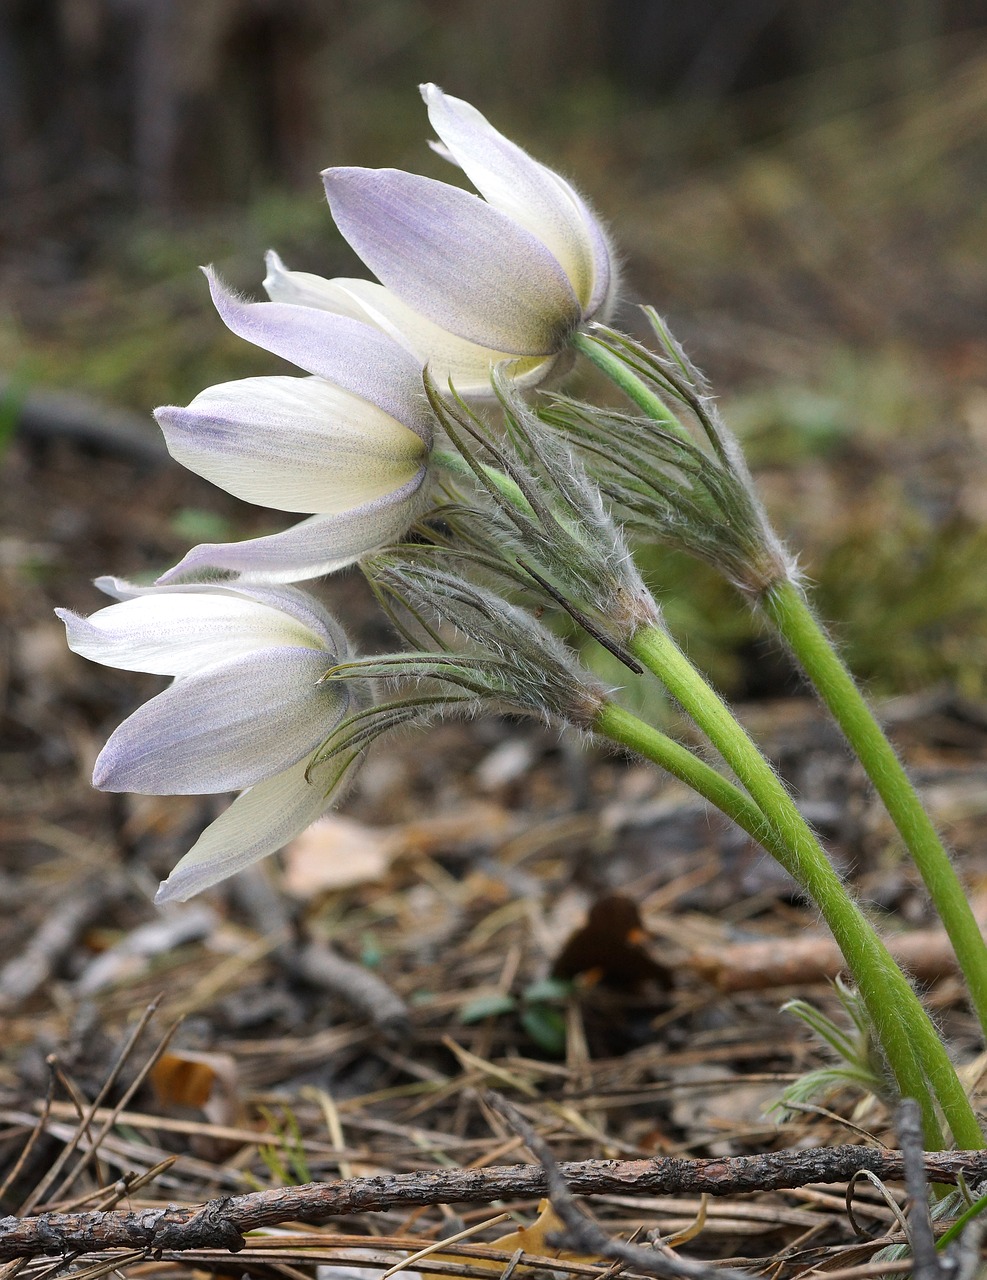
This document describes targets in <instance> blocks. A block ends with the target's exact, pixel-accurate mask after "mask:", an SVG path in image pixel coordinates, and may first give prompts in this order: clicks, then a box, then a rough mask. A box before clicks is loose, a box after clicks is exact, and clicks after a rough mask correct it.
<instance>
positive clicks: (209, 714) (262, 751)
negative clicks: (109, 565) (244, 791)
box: [93, 606, 347, 795]
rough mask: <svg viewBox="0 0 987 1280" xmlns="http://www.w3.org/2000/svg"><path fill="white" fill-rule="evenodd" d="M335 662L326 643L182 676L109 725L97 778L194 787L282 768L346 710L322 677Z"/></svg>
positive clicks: (162, 787)
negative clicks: (324, 646) (322, 647)
mask: <svg viewBox="0 0 987 1280" xmlns="http://www.w3.org/2000/svg"><path fill="white" fill-rule="evenodd" d="M117 607H122V606H117ZM331 663H332V659H331V658H330V657H328V655H327V654H326V652H325V651H324V650H314V649H307V648H281V649H262V650H259V651H257V652H255V653H251V654H247V655H245V656H241V657H237V658H234V659H233V660H231V661H230V662H228V663H224V664H222V665H220V666H213V667H209V668H207V669H206V670H204V671H202V672H199V673H198V674H194V675H185V676H182V677H180V678H179V679H177V680H176V681H175V682H174V683H173V684H172V685H170V686H169V687H168V688H167V689H166V690H165V691H164V692H163V693H160V694H158V696H157V697H156V698H152V699H151V700H150V702H146V703H144V705H143V706H141V707H139V708H138V709H137V710H136V711H135V712H134V713H133V715H131V716H130V717H129V718H128V719H127V720H125V721H124V722H123V724H122V725H121V726H120V727H119V729H117V730H116V732H115V733H114V734H112V736H111V737H110V739H109V741H108V742H107V744H106V746H105V747H104V748H103V750H102V751H101V752H100V754H99V757H98V759H97V761H96V766H95V769H94V770H93V783H94V785H95V786H97V787H99V788H100V789H101V790H104V791H138V792H141V793H142V794H144V795H200V794H203V793H208V792H214V791H233V790H237V789H239V788H241V787H249V786H252V785H253V784H254V783H256V782H259V781H261V779H263V778H266V777H269V776H270V775H271V774H272V773H276V772H280V771H281V770H283V769H286V768H288V767H289V766H290V765H292V764H295V763H297V761H299V760H301V759H302V758H303V757H305V756H307V755H308V754H309V753H311V752H312V751H314V750H315V748H316V746H318V744H319V743H320V742H321V741H322V740H323V739H324V738H325V737H326V735H327V734H328V733H329V731H330V730H331V729H332V728H333V726H334V725H335V724H337V723H338V721H339V720H340V718H341V716H342V715H343V713H344V709H345V707H346V705H347V698H346V695H345V694H342V695H341V693H340V691H339V689H338V688H337V687H336V686H334V685H325V684H319V683H318V682H319V679H320V677H321V676H322V675H323V674H324V673H325V671H326V670H327V668H328V667H329V666H330V665H331Z"/></svg>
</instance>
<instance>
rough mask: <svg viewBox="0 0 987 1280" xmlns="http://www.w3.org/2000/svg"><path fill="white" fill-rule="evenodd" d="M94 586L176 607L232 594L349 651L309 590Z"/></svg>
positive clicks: (330, 647)
mask: <svg viewBox="0 0 987 1280" xmlns="http://www.w3.org/2000/svg"><path fill="white" fill-rule="evenodd" d="M93 585H94V586H95V587H96V588H97V589H98V590H100V591H102V592H103V594H104V595H107V596H112V597H113V599H114V600H137V599H140V598H142V597H147V596H165V597H169V598H171V599H175V597H176V596H177V597H178V601H177V602H176V606H175V607H176V608H181V607H182V601H183V600H185V599H187V598H188V597H189V596H191V595H195V596H200V595H214V596H217V597H218V598H220V599H226V598H229V597H232V598H233V599H234V600H249V601H253V602H254V603H255V604H259V605H263V606H264V607H265V608H267V609H275V610H278V611H280V612H282V613H285V614H287V616H288V619H289V621H290V620H292V619H294V621H296V622H299V623H301V625H302V627H304V628H305V629H306V630H307V631H308V632H310V633H311V636H310V640H308V641H305V642H304V643H306V644H309V643H311V644H313V645H314V647H317V648H322V649H325V650H327V651H328V652H329V653H330V654H334V655H335V656H336V657H337V659H342V658H343V657H345V655H346V654H348V653H349V639H348V638H347V635H346V632H345V631H344V630H343V628H342V627H341V626H340V625H339V623H338V622H337V621H336V619H335V618H334V617H333V616H332V614H331V613H330V612H329V610H328V609H327V608H326V607H325V605H323V604H322V603H321V602H320V601H319V600H316V599H315V597H314V596H310V595H309V594H308V592H307V591H300V590H299V589H298V588H297V587H289V586H280V585H278V586H273V585H272V586H265V585H263V584H262V583H243V584H240V583H218V582H214V583H208V582H187V583H184V584H180V585H174V586H160V585H157V584H151V585H148V586H140V585H139V584H138V583H135V582H128V581H127V580H126V579H125V578H113V577H110V576H108V575H107V576H105V577H102V578H97V579H96V580H95V583H94V584H93ZM55 612H56V613H60V612H67V610H61V611H59V610H56V611H55ZM72 616H75V615H72ZM254 647H256V648H259V647H261V646H260V645H256V646H254ZM113 665H114V666H115V665H116V663H114V664H113Z"/></svg>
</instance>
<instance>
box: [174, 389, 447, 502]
mask: <svg viewBox="0 0 987 1280" xmlns="http://www.w3.org/2000/svg"><path fill="white" fill-rule="evenodd" d="M154 416H155V418H156V419H157V421H158V425H159V426H160V427H161V430H162V431H163V432H164V437H165V440H166V442H167V445H168V451H169V452H170V454H171V456H172V457H173V458H174V459H175V460H176V461H177V462H180V463H181V464H182V466H184V467H187V468H188V469H189V470H190V471H194V472H195V473H196V474H197V475H200V476H204V477H205V478H206V479H207V480H210V481H212V483H213V484H215V485H218V486H219V487H220V488H222V489H226V490H227V492H228V493H232V494H235V496H236V497H238V498H242V499H244V501H246V502H255V503H257V504H258V506H262V507H275V508H277V509H278V510H280V511H304V512H316V513H321V514H329V513H337V512H340V511H349V510H352V509H353V508H355V507H358V506H362V505H363V504H365V503H367V502H372V501H374V500H376V499H379V498H383V497H386V496H387V495H388V494H390V493H394V492H395V491H396V490H398V489H401V488H402V487H403V486H404V485H406V484H407V483H408V481H409V480H412V479H413V478H414V477H415V476H416V475H418V474H419V472H420V470H421V467H422V463H423V461H424V459H425V456H426V452H427V449H426V445H425V443H424V441H423V440H422V439H421V438H420V437H419V436H418V435H416V434H415V432H413V431H410V430H409V429H408V428H407V427H406V426H405V425H404V424H403V423H402V422H398V421H397V419H395V418H393V417H391V415H390V414H388V413H385V412H384V410H383V409H379V408H378V407H377V406H376V405H375V404H372V403H370V401H368V400H365V399H362V398H361V397H359V396H355V395H353V394H351V393H350V392H349V391H343V390H341V389H340V388H339V387H336V386H334V385H333V384H332V383H330V382H326V381H325V380H324V379H323V378H283V377H274V378H245V379H243V380H242V381H239V382H224V383H221V384H220V385H219V386H215V387H209V388H208V389H207V390H206V391H203V392H201V393H200V394H199V395H197V396H196V397H195V399H194V400H193V401H192V403H191V404H190V405H189V406H188V408H187V409H185V408H180V407H177V406H171V405H169V406H166V407H165V408H162V409H158V410H157V411H156V412H155V415H154Z"/></svg>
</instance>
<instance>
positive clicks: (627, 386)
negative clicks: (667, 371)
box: [572, 331, 686, 436]
mask: <svg viewBox="0 0 987 1280" xmlns="http://www.w3.org/2000/svg"><path fill="white" fill-rule="evenodd" d="M572 345H573V346H574V347H575V348H576V350H577V351H581V352H582V353H583V355H584V356H585V357H586V359H587V360H591V361H592V362H593V364H595V365H596V367H597V368H598V369H599V370H600V371H601V372H602V373H605V374H606V376H607V377H608V378H609V379H610V381H611V382H612V383H613V384H614V386H617V387H619V388H620V390H621V391H623V393H624V395H625V396H627V398H628V399H629V400H633V401H634V403H635V404H636V405H637V407H638V408H639V409H641V410H643V411H644V413H646V414H647V416H648V417H649V418H651V419H652V421H654V422H660V423H661V425H662V426H663V427H667V428H668V429H669V430H670V431H674V432H675V433H676V435H680V436H681V435H685V434H686V433H685V431H684V429H683V427H682V424H681V422H679V420H678V418H676V416H675V414H674V413H672V411H671V409H669V407H668V405H666V404H665V402H664V401H663V400H662V399H661V397H660V396H658V395H655V393H654V392H653V391H652V390H651V389H650V388H649V387H646V386H645V384H644V383H643V382H642V381H641V379H640V378H639V377H638V376H637V375H636V374H634V373H632V372H631V370H630V369H628V367H627V365H626V364H624V362H623V361H622V360H621V359H620V357H619V356H615V355H614V354H613V353H612V352H611V351H608V350H607V348H606V347H605V346H603V345H602V344H601V343H599V342H597V341H596V340H595V339H594V338H591V337H590V336H589V334H586V333H583V332H581V331H577V333H576V335H575V337H574V338H573V339H572Z"/></svg>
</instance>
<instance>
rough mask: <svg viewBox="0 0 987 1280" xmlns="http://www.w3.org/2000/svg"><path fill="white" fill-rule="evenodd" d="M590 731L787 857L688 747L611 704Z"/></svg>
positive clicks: (745, 798)
mask: <svg viewBox="0 0 987 1280" xmlns="http://www.w3.org/2000/svg"><path fill="white" fill-rule="evenodd" d="M593 731H594V733H598V734H600V736H601V737H604V738H609V739H610V741H611V742H617V743H619V744H620V745H621V746H623V747H627V748H628V749H629V750H631V751H636V752H637V753H638V755H641V756H644V757H645V759H647V760H650V761H651V762H652V763H653V764H656V765H658V766H659V767H660V768H662V769H664V770H665V772H666V773H670V774H671V775H672V776H673V777H675V778H678V779H679V781H680V782H684V783H685V784H686V786H687V787H691V788H692V790H693V791H697V792H698V793H699V794H700V795H701V796H702V797H703V798H704V799H705V800H708V801H709V802H710V804H711V805H713V806H714V807H715V808H717V809H719V810H720V812H721V813H725V814H726V816H727V817H728V818H731V819H732V820H733V821H734V822H735V823H736V824H737V826H738V827H741V828H742V829H743V830H744V831H746V832H747V834H748V835H749V836H750V837H751V839H752V840H754V841H755V842H756V843H757V844H759V845H761V846H762V847H763V848H765V849H767V851H768V852H769V853H770V854H771V855H772V856H773V857H775V858H777V859H778V860H779V861H781V862H784V861H785V859H786V858H787V857H788V851H787V849H786V847H785V844H784V842H783V841H782V840H781V838H780V837H779V836H778V834H777V832H776V831H775V829H774V827H772V826H771V824H770V823H769V822H768V820H767V818H766V817H765V816H764V814H763V813H762V812H761V810H760V809H759V808H758V807H757V805H756V804H755V803H754V801H753V800H752V799H751V798H750V796H749V795H747V794H745V792H743V791H741V789H740V788H739V787H738V786H735V785H734V783H732V782H731V781H730V780H729V778H724V776H723V774H722V773H717V771H716V770H715V769H714V768H712V766H711V765H708V764H707V763H706V762H705V760H700V759H699V757H698V756H697V755H694V754H693V753H692V752H691V751H690V750H689V749H688V747H683V746H682V744H681V743H679V742H676V741H675V739H674V738H669V737H668V736H667V734H664V733H662V732H661V730H659V729H655V728H653V727H652V726H651V725H650V724H646V723H645V721H643V720H639V719H638V717H637V716H635V715H634V714H633V713H632V712H630V711H626V710H625V709H624V708H623V707H621V706H618V705H617V703H615V702H606V703H604V705H603V709H602V711H600V713H599V715H598V716H597V718H596V720H595V722H594V724H593Z"/></svg>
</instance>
